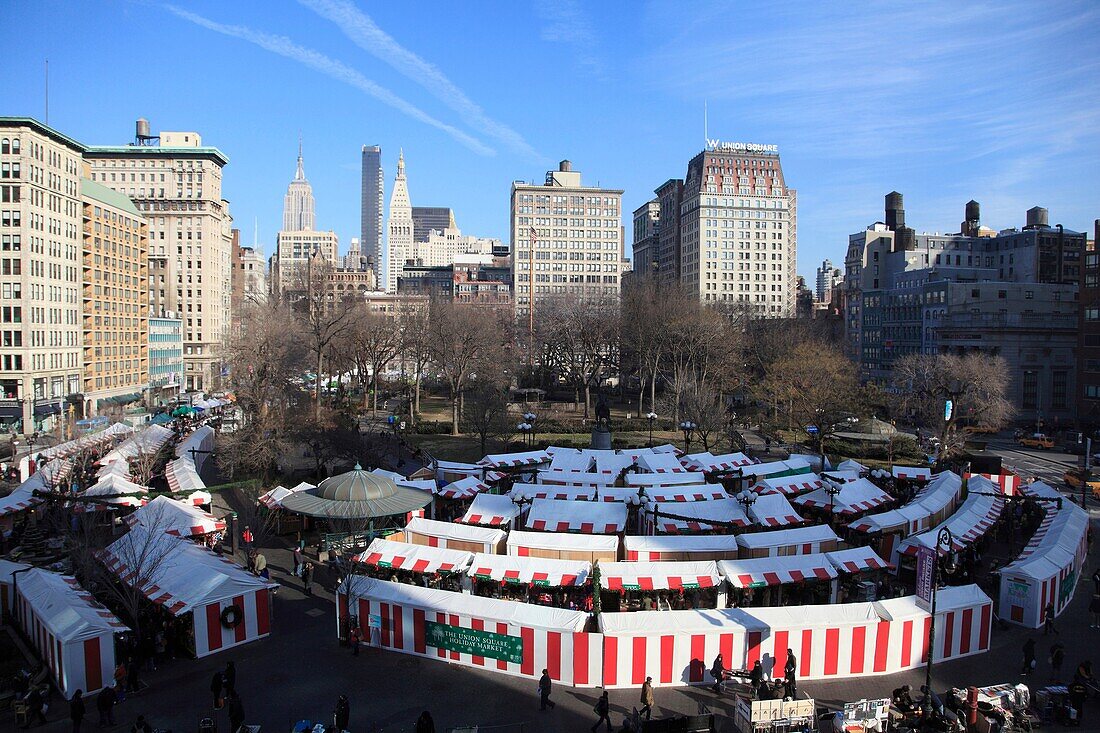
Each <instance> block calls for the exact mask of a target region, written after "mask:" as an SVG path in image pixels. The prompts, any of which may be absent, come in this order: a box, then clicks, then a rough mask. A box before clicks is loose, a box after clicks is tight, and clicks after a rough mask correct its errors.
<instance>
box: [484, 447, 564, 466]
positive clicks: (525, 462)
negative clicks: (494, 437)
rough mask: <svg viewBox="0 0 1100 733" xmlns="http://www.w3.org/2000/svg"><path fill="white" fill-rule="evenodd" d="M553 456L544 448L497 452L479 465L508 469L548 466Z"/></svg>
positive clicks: (485, 458) (486, 457)
mask: <svg viewBox="0 0 1100 733" xmlns="http://www.w3.org/2000/svg"><path fill="white" fill-rule="evenodd" d="M550 460H551V456H550V454H549V453H547V452H546V451H544V450H533V451H525V452H523V453H496V454H492V455H488V456H485V457H484V458H482V459H481V460H480V461H478V462H477V465H479V466H481V467H482V468H495V469H508V468H527V467H531V468H534V467H537V466H542V467H546V466H547V465H549V463H550Z"/></svg>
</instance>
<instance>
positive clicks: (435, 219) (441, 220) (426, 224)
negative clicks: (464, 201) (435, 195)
mask: <svg viewBox="0 0 1100 733" xmlns="http://www.w3.org/2000/svg"><path fill="white" fill-rule="evenodd" d="M412 220H413V241H414V242H426V241H428V235H429V234H430V233H431V232H433V231H439V232H442V231H445V230H447V229H455V230H457V229H458V224H455V213H454V211H452V210H451V209H448V208H446V207H444V206H414V207H412Z"/></svg>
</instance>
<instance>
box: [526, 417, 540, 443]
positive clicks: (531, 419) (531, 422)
mask: <svg viewBox="0 0 1100 733" xmlns="http://www.w3.org/2000/svg"><path fill="white" fill-rule="evenodd" d="M537 418H538V415H536V414H535V413H533V412H525V413H523V421H524V422H525V423H527V424H528V425H530V426H531V433H530V434H531V445H532V446H534V445H535V420H536V419H537Z"/></svg>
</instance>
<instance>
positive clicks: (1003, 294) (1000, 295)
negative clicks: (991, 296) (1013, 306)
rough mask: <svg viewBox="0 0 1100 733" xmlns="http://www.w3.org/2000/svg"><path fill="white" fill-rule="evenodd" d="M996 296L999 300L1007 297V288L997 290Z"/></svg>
mask: <svg viewBox="0 0 1100 733" xmlns="http://www.w3.org/2000/svg"><path fill="white" fill-rule="evenodd" d="M997 297H998V298H1000V299H1001V300H1004V299H1005V298H1007V297H1008V291H1007V290H998V291H997Z"/></svg>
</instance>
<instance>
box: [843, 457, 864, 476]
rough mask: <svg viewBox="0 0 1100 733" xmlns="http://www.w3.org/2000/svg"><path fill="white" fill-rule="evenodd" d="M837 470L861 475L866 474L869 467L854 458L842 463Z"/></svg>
mask: <svg viewBox="0 0 1100 733" xmlns="http://www.w3.org/2000/svg"><path fill="white" fill-rule="evenodd" d="M836 470H837V471H858V472H860V473H864V472H866V471H867V466H864V465H863V464H862V463H860V462H859V461H857V460H855V459H853V458H849V459H848V460H846V461H841V462H840V463H839V464H838V465H837V467H836Z"/></svg>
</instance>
